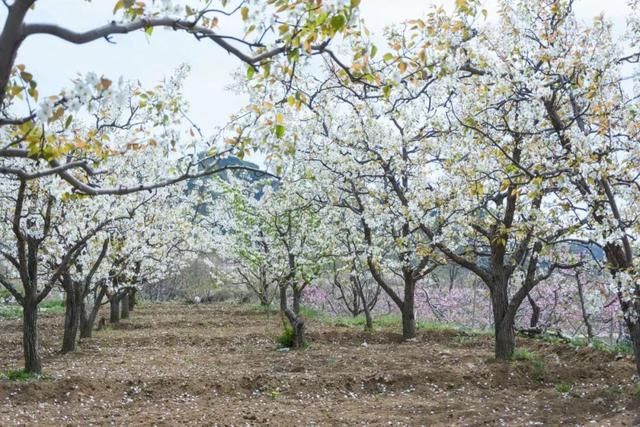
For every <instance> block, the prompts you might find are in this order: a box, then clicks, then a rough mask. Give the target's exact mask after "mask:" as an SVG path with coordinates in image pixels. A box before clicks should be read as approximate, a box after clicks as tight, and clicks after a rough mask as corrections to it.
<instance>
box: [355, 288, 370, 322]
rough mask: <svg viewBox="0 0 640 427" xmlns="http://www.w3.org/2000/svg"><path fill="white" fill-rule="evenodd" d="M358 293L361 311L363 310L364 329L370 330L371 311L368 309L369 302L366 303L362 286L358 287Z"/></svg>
mask: <svg viewBox="0 0 640 427" xmlns="http://www.w3.org/2000/svg"><path fill="white" fill-rule="evenodd" d="M357 290H358V295H359V296H360V300H361V301H362V311H363V312H364V319H365V324H364V330H365V331H372V330H373V320H372V319H371V311H370V310H369V304H368V303H367V299H366V298H365V296H364V291H363V290H362V287H360V286H359V287H358V288H357Z"/></svg>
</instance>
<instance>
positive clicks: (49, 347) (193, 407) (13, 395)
mask: <svg viewBox="0 0 640 427" xmlns="http://www.w3.org/2000/svg"><path fill="white" fill-rule="evenodd" d="M61 322H62V318H59V317H55V316H53V317H46V316H45V317H44V318H43V319H42V337H43V347H44V350H45V351H43V355H44V357H43V363H44V370H45V372H46V374H47V377H46V378H45V379H43V380H40V381H38V382H29V383H20V382H10V381H7V380H0V425H3V426H4V425H14V424H18V423H20V424H25V423H26V424H33V423H36V422H37V423H40V424H42V425H64V424H70V425H89V424H90V423H91V424H110V423H112V422H113V423H115V424H119V425H125V424H128V425H141V424H142V425H152V424H156V425H180V424H185V425H215V424H219V425H247V424H248V425H274V426H276V425H277V426H281V425H345V424H348V425H356V424H369V425H371V424H373V425H380V424H387V423H388V422H391V424H393V425H487V424H488V425H495V424H500V423H503V424H506V425H526V424H530V425H536V424H542V423H544V424H546V425H557V424H561V423H566V424H568V425H576V424H588V423H589V422H590V421H595V425H632V421H633V419H634V418H635V414H639V413H640V404H639V403H640V402H639V400H638V398H637V397H634V391H636V390H635V387H636V386H634V385H633V384H632V383H631V377H632V375H633V372H634V368H633V364H632V363H631V362H630V361H629V360H627V359H622V360H618V361H616V360H615V357H614V355H610V354H607V353H602V352H599V351H595V350H591V349H584V348H583V349H579V350H577V351H576V350H575V349H573V348H571V347H569V346H565V345H552V344H547V343H543V342H538V341H526V342H524V343H523V342H522V340H520V344H524V346H526V347H527V348H529V349H530V350H531V351H532V352H533V353H535V354H538V355H540V357H541V359H542V362H543V364H544V369H543V371H541V370H540V363H538V366H537V368H536V366H534V363H532V362H531V361H528V360H524V361H518V362H512V363H509V364H504V363H496V362H494V361H492V360H491V356H492V349H493V341H492V339H491V337H488V336H467V335H464V334H460V333H457V332H453V331H419V332H418V337H417V339H416V340H415V341H413V342H409V343H399V339H400V335H399V334H396V333H395V331H388V330H379V331H376V332H374V333H373V334H371V335H367V334H365V333H363V332H361V331H360V330H359V329H356V328H353V327H351V328H349V327H336V326H328V325H324V324H320V323H317V322H313V321H310V322H308V330H309V335H310V339H311V341H312V343H311V346H310V347H309V348H308V349H307V350H305V351H300V352H279V351H276V350H275V349H276V346H275V344H274V342H275V340H274V338H275V336H277V334H278V331H279V325H280V319H279V316H278V315H274V314H265V313H259V312H258V311H256V310H252V309H250V308H246V307H241V306H230V305H222V304H221V305H197V306H194V305H191V306H185V305H179V304H162V305H146V306H142V307H139V308H138V309H137V310H136V311H135V312H134V313H133V316H132V319H131V320H130V321H127V322H124V323H122V325H120V326H119V327H117V328H114V329H108V330H105V331H100V332H97V333H95V334H94V338H93V339H91V340H88V341H86V342H84V343H82V345H81V350H80V351H78V352H77V353H74V354H71V355H66V356H63V355H60V354H57V353H56V351H55V350H56V349H57V348H58V347H59V343H60V340H61V337H60V332H59V331H61V329H62V328H61ZM19 326H20V325H19V323H18V322H17V321H7V320H0V330H1V331H2V332H1V333H0V354H2V355H3V357H2V358H1V360H0V370H2V371H7V370H9V369H15V368H16V367H18V366H20V362H21V355H20V336H21V335H20V330H19ZM364 343H366V344H364ZM545 354H546V356H545ZM619 384H621V385H619ZM565 386H569V387H570V388H571V391H569V392H568V393H561V391H564V390H563V387H565ZM558 389H560V391H559V390H558Z"/></svg>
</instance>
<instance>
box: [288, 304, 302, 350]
mask: <svg viewBox="0 0 640 427" xmlns="http://www.w3.org/2000/svg"><path fill="white" fill-rule="evenodd" d="M284 314H285V315H286V316H287V319H289V324H290V325H291V328H292V329H293V343H292V347H293V348H294V349H298V348H304V347H305V345H306V339H305V336H304V332H305V328H304V321H303V320H302V319H301V318H300V316H298V315H297V314H296V313H294V312H293V311H291V310H289V309H286V310H285V312H284Z"/></svg>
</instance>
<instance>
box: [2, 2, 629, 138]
mask: <svg viewBox="0 0 640 427" xmlns="http://www.w3.org/2000/svg"><path fill="white" fill-rule="evenodd" d="M531 1H536V0H531ZM453 2H454V0H394V1H389V0H362V1H361V16H362V17H363V18H364V19H365V20H366V22H367V26H368V27H369V29H370V30H372V31H373V32H375V33H380V32H381V31H382V29H383V28H384V26H385V25H388V24H391V23H395V22H400V21H402V20H404V19H410V18H415V17H419V16H421V15H422V14H423V13H424V12H425V11H426V10H427V9H428V7H429V5H431V4H434V3H436V4H444V5H451V4H453ZM114 4H115V0H93V2H92V3H87V2H86V1H84V0H39V1H38V2H37V7H36V9H35V10H34V11H33V12H31V13H30V14H29V15H28V19H27V21H29V22H52V23H56V24H58V25H63V26H66V27H68V28H70V29H73V30H77V31H79V30H86V29H90V28H92V27H95V26H99V25H103V24H106V23H108V22H109V21H111V19H112V8H113V5H114ZM493 5H495V0H489V1H488V3H487V9H488V10H489V14H490V15H491V14H492V11H493V10H495V6H493ZM1 9H3V10H2V11H1V12H0V19H4V16H5V11H4V7H2V8H1ZM576 10H577V11H578V13H579V15H580V16H581V17H582V18H583V19H585V20H590V19H591V18H593V17H594V16H595V15H598V14H600V13H603V12H604V13H605V15H606V16H607V17H608V18H609V19H612V20H613V21H614V22H615V25H616V27H617V28H619V29H620V31H623V27H624V22H625V15H626V10H627V9H626V6H625V0H608V1H607V2H603V1H602V0H581V1H578V3H577V5H576ZM222 29H224V28H222ZM113 40H114V41H115V42H116V44H109V43H107V42H106V41H97V42H94V43H91V44H89V45H81V46H76V45H71V44H69V43H66V42H62V41H59V40H57V39H55V38H53V37H50V36H36V37H32V38H29V39H27V41H26V42H25V43H24V45H23V46H22V48H21V50H20V51H19V54H18V58H17V62H16V63H24V64H25V65H26V66H27V68H28V69H29V70H30V71H31V72H32V73H33V74H34V76H35V77H36V79H37V81H38V84H39V91H40V94H41V95H48V94H55V93H57V92H58V91H59V90H60V89H61V88H63V87H68V86H70V80H71V79H72V78H73V77H74V76H75V75H76V74H77V73H78V72H80V73H84V72H88V71H95V72H96V73H97V74H99V75H104V76H107V77H109V78H111V79H117V78H118V77H119V76H121V75H122V76H124V77H125V78H126V79H137V80H140V81H141V82H142V84H143V85H148V86H151V85H153V84H155V83H156V82H157V81H159V80H160V79H162V78H163V77H164V76H166V75H169V74H171V72H172V71H173V70H174V69H175V68H176V67H178V66H179V65H180V64H182V63H188V64H190V65H191V70H192V71H191V75H190V77H189V79H188V81H187V84H186V87H185V95H186V96H187V99H188V100H189V102H190V104H191V114H190V115H191V117H192V118H193V120H194V121H195V122H196V123H197V124H198V125H199V126H200V127H201V128H202V129H203V130H204V131H205V134H207V133H210V132H211V131H212V130H213V129H214V128H215V127H216V126H219V125H222V124H224V123H225V122H226V121H227V119H228V117H229V115H230V114H232V113H234V112H235V111H237V110H238V109H239V108H240V107H242V105H243V103H244V102H245V99H243V97H241V96H239V95H236V94H234V93H230V92H228V91H226V90H225V88H226V87H227V86H228V85H229V84H230V83H231V81H232V79H231V73H232V72H233V71H235V70H237V69H238V68H239V67H240V66H241V64H240V62H239V61H238V60H237V59H236V58H234V57H231V56H229V55H227V54H226V52H224V51H223V50H222V49H220V48H219V47H217V46H216V45H214V44H213V43H211V42H207V41H202V42H197V41H196V40H195V39H194V38H193V37H190V36H187V35H185V34H181V33H179V32H175V33H174V32H173V31H167V30H164V31H156V32H155V33H154V34H153V36H152V37H151V38H147V37H146V36H145V35H144V34H143V33H142V32H138V33H135V34H130V35H125V36H114V38H113Z"/></svg>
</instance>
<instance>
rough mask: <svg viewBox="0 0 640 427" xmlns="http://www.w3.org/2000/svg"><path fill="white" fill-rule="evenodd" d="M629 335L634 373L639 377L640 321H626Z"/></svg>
mask: <svg viewBox="0 0 640 427" xmlns="http://www.w3.org/2000/svg"><path fill="white" fill-rule="evenodd" d="M627 326H628V327H629V335H630V336H631V346H632V347H633V354H634V355H635V359H636V374H637V375H638V376H639V377H640V321H635V322H627Z"/></svg>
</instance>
